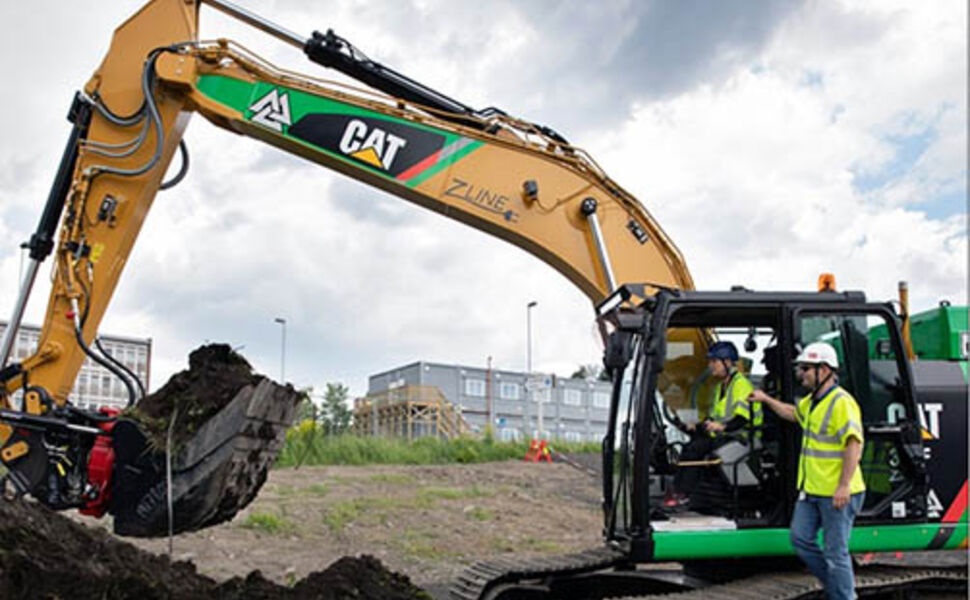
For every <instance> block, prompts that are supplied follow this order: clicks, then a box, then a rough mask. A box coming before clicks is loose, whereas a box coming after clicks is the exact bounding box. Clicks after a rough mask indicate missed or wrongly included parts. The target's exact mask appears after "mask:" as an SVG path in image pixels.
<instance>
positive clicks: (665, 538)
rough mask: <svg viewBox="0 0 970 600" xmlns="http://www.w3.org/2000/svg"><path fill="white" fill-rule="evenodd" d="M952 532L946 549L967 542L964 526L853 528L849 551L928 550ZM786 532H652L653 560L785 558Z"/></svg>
mask: <svg viewBox="0 0 970 600" xmlns="http://www.w3.org/2000/svg"><path fill="white" fill-rule="evenodd" d="M950 530H952V533H951V534H950V535H949V537H948V539H947V540H946V544H945V546H944V547H945V548H957V547H959V546H960V545H961V543H964V542H965V541H966V539H967V523H966V519H964V520H963V521H962V522H961V523H947V524H942V525H941V524H939V523H932V524H913V525H880V526H874V527H855V528H853V529H852V537H851V539H850V540H849V551H850V552H889V551H905V550H927V549H929V548H930V544H931V542H933V540H935V539H936V538H937V535H938V534H940V535H946V533H948V532H949V531H950ZM788 535H789V534H788V530H787V529H738V530H724V531H655V532H654V533H653V541H654V556H653V558H654V560H657V561H665V560H688V559H706V558H731V557H746V556H788V555H794V554H795V550H794V549H793V548H792V546H791V542H790V541H789V537H788Z"/></svg>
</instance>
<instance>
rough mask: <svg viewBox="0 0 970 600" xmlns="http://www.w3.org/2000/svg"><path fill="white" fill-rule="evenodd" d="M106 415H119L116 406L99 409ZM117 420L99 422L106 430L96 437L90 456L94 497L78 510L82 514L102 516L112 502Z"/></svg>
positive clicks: (89, 472)
mask: <svg viewBox="0 0 970 600" xmlns="http://www.w3.org/2000/svg"><path fill="white" fill-rule="evenodd" d="M98 412H99V413H101V414H102V415H104V416H106V417H114V416H117V415H118V413H119V412H121V411H119V410H118V409H116V408H108V407H102V408H101V409H100V410H99V411H98ZM114 426H115V421H113V420H112V421H108V422H106V423H99V424H98V427H99V428H100V429H101V431H103V432H104V435H99V436H97V437H96V438H94V446H93V447H92V448H91V454H90V455H89V456H88V483H89V484H90V485H91V486H93V489H92V491H91V494H92V498H91V500H89V501H88V503H87V504H85V505H84V507H83V508H81V509H80V510H79V511H78V512H80V513H81V514H82V515H90V516H92V517H101V516H102V515H104V513H105V512H107V510H108V504H109V503H110V502H111V471H112V469H113V468H114V464H115V451H114V448H113V447H112V445H111V430H112V429H114Z"/></svg>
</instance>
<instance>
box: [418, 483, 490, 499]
mask: <svg viewBox="0 0 970 600" xmlns="http://www.w3.org/2000/svg"><path fill="white" fill-rule="evenodd" d="M494 495H495V492H494V491H492V490H490V489H487V488H483V487H481V486H479V485H478V484H473V485H470V486H467V487H460V488H458V487H426V488H423V489H421V490H418V493H417V497H418V498H422V499H424V500H427V501H430V502H432V503H433V501H434V500H467V499H470V498H487V497H491V496H494Z"/></svg>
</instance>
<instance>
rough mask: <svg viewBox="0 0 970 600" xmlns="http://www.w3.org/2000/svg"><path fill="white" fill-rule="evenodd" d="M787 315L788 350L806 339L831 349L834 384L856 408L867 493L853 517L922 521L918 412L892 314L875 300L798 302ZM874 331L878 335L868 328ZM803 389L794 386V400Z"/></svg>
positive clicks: (922, 466)
mask: <svg viewBox="0 0 970 600" xmlns="http://www.w3.org/2000/svg"><path fill="white" fill-rule="evenodd" d="M791 314H792V332H793V344H794V347H793V348H792V349H791V356H793V357H794V356H797V355H798V351H799V350H800V349H801V348H804V347H805V346H807V345H808V344H811V343H813V342H823V343H826V344H829V345H831V346H832V347H833V348H835V351H836V354H837V355H838V357H839V372H838V377H839V384H840V385H841V386H842V387H843V388H845V389H846V390H848V392H849V393H850V394H852V396H853V397H855V399H856V401H857V402H858V403H859V408H860V409H861V412H862V420H863V429H864V436H865V442H864V445H863V453H862V460H861V461H860V467H861V469H862V475H863V480H864V481H865V483H866V499H865V504H864V505H863V509H862V511H861V512H860V514H859V516H858V517H857V522H859V523H866V524H875V523H902V522H914V521H925V520H926V517H927V480H926V469H925V464H924V457H923V449H922V439H921V432H920V427H919V420H918V415H919V413H917V412H916V410H917V409H916V403H915V394H914V391H913V390H914V388H913V382H912V375H911V371H910V366H909V363H908V361H907V360H906V357H905V353H904V352H903V346H902V341H901V339H902V338H901V335H900V333H899V326H898V322H897V319H896V316H895V315H894V314H893V313H892V312H891V311H890V310H889V309H888V308H887V307H886V306H883V305H875V304H856V305H853V306H851V307H846V306H844V305H842V306H838V305H833V306H831V307H823V306H812V307H802V308H796V309H795V310H793V311H792V313H791ZM873 331H881V335H879V336H877V335H875V334H872V335H870V332H873ZM886 331H888V332H889V337H888V339H886V336H885V332H886ZM796 385H797V382H796ZM809 392H810V390H804V389H797V388H796V389H795V394H794V400H795V401H797V400H798V399H799V398H801V397H803V396H804V395H807V394H808V393H809Z"/></svg>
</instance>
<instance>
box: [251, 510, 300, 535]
mask: <svg viewBox="0 0 970 600" xmlns="http://www.w3.org/2000/svg"><path fill="white" fill-rule="evenodd" d="M240 526H241V527H242V528H243V529H253V530H256V531H261V532H263V533H268V534H270V535H279V534H285V533H289V532H291V531H293V530H294V529H295V527H294V525H293V523H292V522H290V521H289V520H288V519H286V518H285V517H281V516H279V515H274V514H272V513H260V512H254V513H249V515H248V516H247V517H246V519H245V520H244V521H243V522H242V524H241V525H240Z"/></svg>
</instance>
